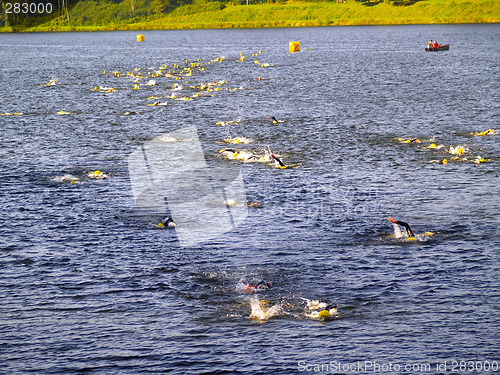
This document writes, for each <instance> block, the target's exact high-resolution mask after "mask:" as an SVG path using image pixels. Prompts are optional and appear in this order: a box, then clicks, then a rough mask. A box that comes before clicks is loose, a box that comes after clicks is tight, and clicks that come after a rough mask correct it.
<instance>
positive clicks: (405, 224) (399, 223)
mask: <svg viewBox="0 0 500 375" xmlns="http://www.w3.org/2000/svg"><path fill="white" fill-rule="evenodd" d="M389 221H390V222H391V223H393V224H396V225H399V226H400V227H403V228H404V229H405V231H406V236H405V237H406V238H409V237H415V235H414V234H413V231H412V230H411V228H410V226H409V225H408V224H407V223H405V222H403V221H398V220H396V219H394V218H392V217H389Z"/></svg>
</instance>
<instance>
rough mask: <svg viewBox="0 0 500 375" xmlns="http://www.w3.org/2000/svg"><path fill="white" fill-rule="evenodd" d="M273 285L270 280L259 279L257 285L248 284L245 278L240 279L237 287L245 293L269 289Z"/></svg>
mask: <svg viewBox="0 0 500 375" xmlns="http://www.w3.org/2000/svg"><path fill="white" fill-rule="evenodd" d="M270 287H271V283H270V282H268V281H259V282H258V283H257V284H255V285H251V284H247V283H246V281H245V280H240V282H239V283H238V285H237V286H236V289H237V290H239V291H242V292H245V293H255V292H258V291H259V290H265V289H269V288H270Z"/></svg>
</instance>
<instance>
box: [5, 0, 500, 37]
mask: <svg viewBox="0 0 500 375" xmlns="http://www.w3.org/2000/svg"><path fill="white" fill-rule="evenodd" d="M77 12H78V10H76V11H75V13H76V14H77V16H78V13H77ZM499 21H500V3H498V2H496V1H494V0H478V1H477V2H476V3H471V2H470V1H468V0H456V1H455V2H454V3H453V4H450V3H448V2H446V1H442V0H423V1H420V2H416V3H414V4H412V5H408V6H395V5H391V4H387V3H379V4H376V5H373V6H366V5H363V4H361V3H354V2H352V3H343V4H342V3H341V4H337V3H335V2H321V3H306V2H295V1H289V2H287V3H282V4H274V3H270V4H253V5H248V6H245V5H227V6H224V7H223V8H221V9H217V10H209V11H206V10H205V11H204V10H203V9H201V8H198V7H197V5H183V6H181V7H179V8H176V9H175V10H174V11H173V12H171V13H169V14H166V15H161V16H156V17H152V18H149V19H148V20H145V21H141V22H132V23H128V22H121V23H116V24H103V25H78V24H73V25H71V24H69V25H59V24H57V23H56V21H51V22H50V23H48V24H44V25H39V26H35V27H32V28H27V29H20V30H12V28H11V27H8V28H6V27H3V28H0V32H3V33H13V32H71V31H83V32H85V31H128V30H131V31H139V30H144V31H149V30H200V29H246V28H248V29H255V28H275V27H321V26H389V25H391V26H400V25H443V24H446V25H448V24H497V23H499Z"/></svg>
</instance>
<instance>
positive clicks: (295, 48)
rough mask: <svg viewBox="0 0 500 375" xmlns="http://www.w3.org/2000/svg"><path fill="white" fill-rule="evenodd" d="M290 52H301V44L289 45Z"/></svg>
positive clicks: (291, 43) (292, 43) (293, 43)
mask: <svg viewBox="0 0 500 375" xmlns="http://www.w3.org/2000/svg"><path fill="white" fill-rule="evenodd" d="M288 52H290V53H291V52H300V42H290V43H288Z"/></svg>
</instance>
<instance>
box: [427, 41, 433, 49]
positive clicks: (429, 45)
mask: <svg viewBox="0 0 500 375" xmlns="http://www.w3.org/2000/svg"><path fill="white" fill-rule="evenodd" d="M427 48H429V49H432V40H429V43H428V44H427Z"/></svg>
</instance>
